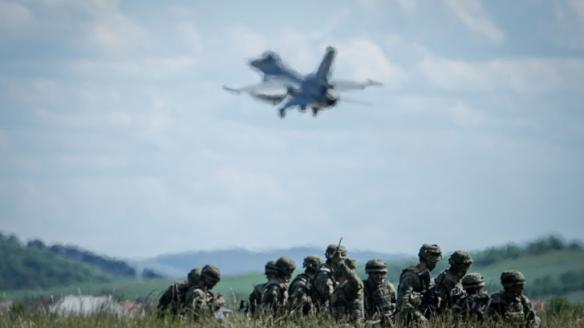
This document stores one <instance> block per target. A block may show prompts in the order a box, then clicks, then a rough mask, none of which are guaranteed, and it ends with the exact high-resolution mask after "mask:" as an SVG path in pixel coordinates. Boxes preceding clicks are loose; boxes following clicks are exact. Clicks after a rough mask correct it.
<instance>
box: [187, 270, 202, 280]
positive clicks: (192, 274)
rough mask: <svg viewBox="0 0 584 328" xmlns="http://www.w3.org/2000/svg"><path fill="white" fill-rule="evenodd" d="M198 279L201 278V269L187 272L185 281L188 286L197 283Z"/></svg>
mask: <svg viewBox="0 0 584 328" xmlns="http://www.w3.org/2000/svg"><path fill="white" fill-rule="evenodd" d="M200 278H201V269H199V268H194V269H192V270H191V271H189V274H188V275H187V280H188V282H189V283H190V284H195V283H197V282H198V281H199V279H200Z"/></svg>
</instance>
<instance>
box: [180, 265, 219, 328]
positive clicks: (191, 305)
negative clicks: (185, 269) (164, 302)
mask: <svg viewBox="0 0 584 328" xmlns="http://www.w3.org/2000/svg"><path fill="white" fill-rule="evenodd" d="M220 280H221V272H220V271H219V268H217V267H215V266H212V265H205V266H204V267H203V270H201V276H200V279H199V281H198V282H197V283H196V284H194V285H193V286H192V287H191V288H189V290H188V292H187V295H186V297H185V303H186V306H187V308H185V313H188V312H190V314H191V315H192V316H193V318H194V319H199V318H201V317H202V316H206V315H210V314H213V313H215V311H217V310H219V309H220V308H221V307H222V306H223V305H224V304H225V300H224V299H223V296H221V295H220V294H219V295H217V296H215V295H213V293H212V292H211V289H213V287H215V285H216V284H217V283H218V282H219V281H220Z"/></svg>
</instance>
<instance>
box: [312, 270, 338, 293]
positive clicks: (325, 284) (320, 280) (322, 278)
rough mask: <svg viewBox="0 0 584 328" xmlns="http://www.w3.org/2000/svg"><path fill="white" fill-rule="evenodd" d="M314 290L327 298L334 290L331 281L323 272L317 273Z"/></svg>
mask: <svg viewBox="0 0 584 328" xmlns="http://www.w3.org/2000/svg"><path fill="white" fill-rule="evenodd" d="M314 288H316V290H317V291H318V293H319V294H321V295H323V296H324V297H327V298H328V297H330V296H331V295H332V294H333V291H334V289H335V288H334V286H333V282H332V280H331V279H329V277H328V275H327V274H326V273H324V272H319V273H318V275H317V276H316V278H315V279H314Z"/></svg>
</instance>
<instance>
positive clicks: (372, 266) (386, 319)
mask: <svg viewBox="0 0 584 328" xmlns="http://www.w3.org/2000/svg"><path fill="white" fill-rule="evenodd" d="M365 272H366V273H367V274H368V275H369V277H368V278H367V279H366V280H365V281H363V286H364V293H365V298H364V299H365V316H366V318H367V319H369V320H381V324H382V325H383V326H392V325H393V320H394V315H395V312H396V302H397V297H396V291H395V287H393V284H392V283H390V282H389V281H387V279H386V278H385V276H386V275H387V265H386V264H385V262H383V260H380V259H373V260H369V261H367V264H365Z"/></svg>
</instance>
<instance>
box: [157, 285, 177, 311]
mask: <svg viewBox="0 0 584 328" xmlns="http://www.w3.org/2000/svg"><path fill="white" fill-rule="evenodd" d="M172 295H173V286H170V287H168V289H166V291H165V292H164V293H163V294H162V296H160V299H159V300H158V305H157V306H156V307H157V309H158V313H159V315H164V314H165V312H166V311H168V308H169V306H170V303H171V302H172Z"/></svg>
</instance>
